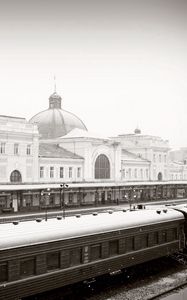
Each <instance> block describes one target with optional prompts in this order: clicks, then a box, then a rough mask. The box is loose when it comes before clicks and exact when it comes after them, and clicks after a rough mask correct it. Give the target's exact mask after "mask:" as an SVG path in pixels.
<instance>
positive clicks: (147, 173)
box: [145, 169, 149, 179]
mask: <svg viewBox="0 0 187 300" xmlns="http://www.w3.org/2000/svg"><path fill="white" fill-rule="evenodd" d="M145 174H146V178H147V179H148V178H149V170H148V169H146V170H145Z"/></svg>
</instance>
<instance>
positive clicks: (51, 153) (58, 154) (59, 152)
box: [39, 143, 83, 159]
mask: <svg viewBox="0 0 187 300" xmlns="http://www.w3.org/2000/svg"><path fill="white" fill-rule="evenodd" d="M39 157H48V158H70V159H83V157H81V156H79V155H77V154H75V153H73V152H71V151H68V150H66V149H64V148H62V147H60V146H58V145H55V144H49V143H48V144H47V143H40V144H39Z"/></svg>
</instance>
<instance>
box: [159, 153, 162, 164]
mask: <svg viewBox="0 0 187 300" xmlns="http://www.w3.org/2000/svg"><path fill="white" fill-rule="evenodd" d="M159 162H160V163H161V162H162V155H161V154H159Z"/></svg>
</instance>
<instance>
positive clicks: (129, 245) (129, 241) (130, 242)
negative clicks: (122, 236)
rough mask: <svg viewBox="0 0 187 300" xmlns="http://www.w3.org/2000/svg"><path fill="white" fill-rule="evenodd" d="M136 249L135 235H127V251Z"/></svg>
mask: <svg viewBox="0 0 187 300" xmlns="http://www.w3.org/2000/svg"><path fill="white" fill-rule="evenodd" d="M132 250H134V237H133V236H128V237H126V252H129V251H132Z"/></svg>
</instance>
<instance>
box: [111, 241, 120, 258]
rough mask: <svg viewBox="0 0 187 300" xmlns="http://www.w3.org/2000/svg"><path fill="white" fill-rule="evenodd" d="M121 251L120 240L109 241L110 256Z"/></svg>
mask: <svg viewBox="0 0 187 300" xmlns="http://www.w3.org/2000/svg"><path fill="white" fill-rule="evenodd" d="M118 253H119V241H118V240H115V241H110V242H109V256H113V255H116V254H118Z"/></svg>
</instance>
